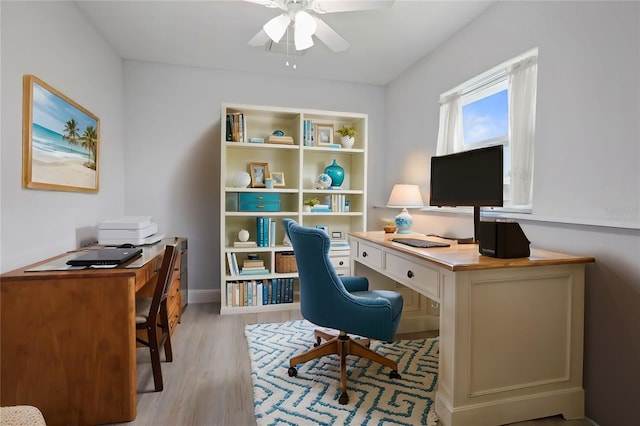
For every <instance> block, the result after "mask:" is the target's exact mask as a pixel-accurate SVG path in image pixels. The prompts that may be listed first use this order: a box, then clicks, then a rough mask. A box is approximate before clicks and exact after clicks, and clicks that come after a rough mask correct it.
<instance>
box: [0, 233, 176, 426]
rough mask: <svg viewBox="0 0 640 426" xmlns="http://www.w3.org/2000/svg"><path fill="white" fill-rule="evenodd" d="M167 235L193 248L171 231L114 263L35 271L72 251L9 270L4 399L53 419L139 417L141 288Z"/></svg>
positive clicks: (3, 314) (1, 346) (0, 348)
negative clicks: (102, 266)
mask: <svg viewBox="0 0 640 426" xmlns="http://www.w3.org/2000/svg"><path fill="white" fill-rule="evenodd" d="M168 243H170V244H174V243H176V244H178V245H179V247H183V250H186V240H185V239H182V238H176V239H174V238H171V239H166V240H162V241H160V242H159V243H157V244H155V245H153V246H144V247H143V254H142V256H141V257H138V258H136V259H133V260H132V261H130V262H128V263H127V264H124V265H121V266H118V267H117V268H114V269H84V270H75V271H41V272H28V270H31V269H34V268H36V267H37V265H43V264H50V263H51V262H55V263H58V264H61V265H64V263H65V262H66V260H67V258H69V257H72V256H75V255H77V253H65V254H63V255H60V256H57V257H55V258H52V259H47V260H45V261H43V262H39V263H37V264H34V265H29V266H26V267H24V268H21V269H18V270H15V271H12V272H8V273H6V274H3V275H2V276H1V277H0V278H1V281H0V286H1V302H2V309H1V310H0V322H1V323H0V327H1V333H2V334H1V343H0V357H1V359H2V366H1V377H0V380H1V387H0V396H1V404H2V405H3V406H6V405H33V406H36V407H38V408H39V409H40V411H42V413H43V415H44V418H45V420H46V422H47V424H48V425H63V424H74V425H87V424H101V423H116V422H125V421H130V420H133V419H135V417H136V341H135V294H136V292H137V291H140V290H141V289H143V288H144V286H145V285H147V284H148V283H155V279H156V276H157V272H158V270H159V269H160V265H161V262H162V256H163V254H164V247H165V245H166V244H168ZM179 253H180V252H179ZM185 266H186V265H185ZM179 275H180V274H179V273H177V274H175V277H176V279H177V280H179ZM174 285H176V287H177V290H175V289H173V287H172V290H174V292H175V293H176V294H175V295H174V296H173V297H174V298H176V302H177V305H178V313H177V318H179V315H180V312H179V308H180V305H181V303H180V299H179V298H180V285H179V282H178V283H175V282H174ZM170 311H171V309H170ZM171 322H172V323H173V326H175V323H176V322H177V319H176V321H173V320H172V321H171Z"/></svg>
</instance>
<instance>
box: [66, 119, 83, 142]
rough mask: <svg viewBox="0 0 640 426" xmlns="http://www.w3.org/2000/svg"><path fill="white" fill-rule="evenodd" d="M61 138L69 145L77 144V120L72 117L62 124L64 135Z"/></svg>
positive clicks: (78, 136) (78, 135) (78, 137)
mask: <svg viewBox="0 0 640 426" xmlns="http://www.w3.org/2000/svg"><path fill="white" fill-rule="evenodd" d="M62 139H63V140H65V141H67V142H69V144H70V145H77V144H78V142H79V139H80V134H79V133H78V122H77V121H76V120H75V119H74V118H72V119H71V120H69V121H67V122H66V123H65V124H64V135H62Z"/></svg>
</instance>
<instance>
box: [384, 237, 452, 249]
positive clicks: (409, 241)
mask: <svg viewBox="0 0 640 426" xmlns="http://www.w3.org/2000/svg"><path fill="white" fill-rule="evenodd" d="M391 241H393V242H395V243H400V244H406V245H408V246H411V247H419V248H431V247H449V244H447V243H441V242H438V241H427V240H421V239H418V238H394V239H392V240H391Z"/></svg>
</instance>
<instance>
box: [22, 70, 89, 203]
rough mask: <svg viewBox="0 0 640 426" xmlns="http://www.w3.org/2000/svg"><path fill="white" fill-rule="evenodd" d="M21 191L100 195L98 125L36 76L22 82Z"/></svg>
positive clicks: (67, 98)
mask: <svg viewBox="0 0 640 426" xmlns="http://www.w3.org/2000/svg"><path fill="white" fill-rule="evenodd" d="M22 129H23V131H22V186H23V187H25V188H30V189H45V190H53V191H70V192H89V193H96V192H98V181H99V167H98V166H99V164H100V161H99V159H100V155H99V152H100V119H99V118H98V117H97V116H96V115H94V114H92V113H91V112H90V111H89V110H88V109H86V108H84V107H83V106H81V105H80V104H78V103H77V102H75V101H73V100H72V99H70V98H69V97H67V96H66V95H64V94H63V93H62V92H60V91H59V90H57V89H55V88H53V87H52V86H50V85H49V84H47V83H45V82H44V81H43V80H41V79H39V78H38V77H36V76H34V75H29V74H25V75H24V76H23V98H22Z"/></svg>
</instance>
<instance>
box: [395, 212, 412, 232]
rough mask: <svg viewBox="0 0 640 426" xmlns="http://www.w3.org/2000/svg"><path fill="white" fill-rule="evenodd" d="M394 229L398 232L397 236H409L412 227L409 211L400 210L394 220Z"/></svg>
mask: <svg viewBox="0 0 640 426" xmlns="http://www.w3.org/2000/svg"><path fill="white" fill-rule="evenodd" d="M395 222H396V227H397V228H398V230H397V231H396V233H397V234H410V233H411V225H413V218H412V217H411V215H410V214H409V211H408V210H407V209H406V208H405V209H402V211H401V212H400V214H398V216H396V218H395Z"/></svg>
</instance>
